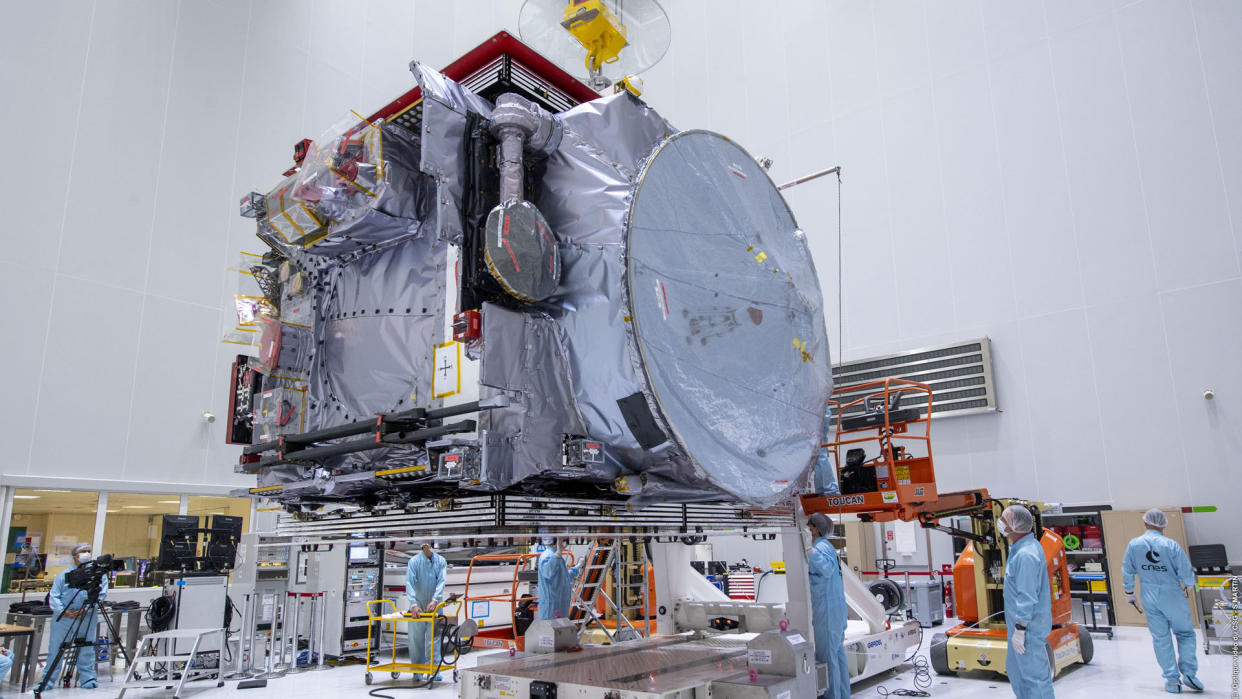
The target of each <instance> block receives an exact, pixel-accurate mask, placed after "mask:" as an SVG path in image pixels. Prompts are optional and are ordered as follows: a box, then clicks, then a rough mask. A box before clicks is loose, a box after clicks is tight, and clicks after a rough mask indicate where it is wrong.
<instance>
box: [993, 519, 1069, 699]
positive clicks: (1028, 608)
mask: <svg viewBox="0 0 1242 699" xmlns="http://www.w3.org/2000/svg"><path fill="white" fill-rule="evenodd" d="M996 528H997V531H998V532H999V533H1000V535H1001V536H1003V537H1005V538H1007V539H1009V560H1008V562H1006V564H1005V627H1006V629H1007V631H1008V635H1009V651H1008V652H1007V653H1006V654H1005V674H1006V675H1009V686H1010V688H1012V689H1013V693H1014V695H1015V696H1017V697H1018V699H1046V698H1047V697H1054V696H1056V695H1055V694H1053V693H1052V668H1051V667H1049V665H1048V634H1050V633H1052V596H1051V594H1050V593H1049V590H1048V559H1047V557H1045V556H1044V547H1043V546H1041V545H1040V544H1039V541H1037V540H1036V539H1035V535H1034V534H1032V533H1031V530H1033V529H1034V528H1035V518H1034V516H1032V515H1031V511H1030V510H1028V509H1026V508H1025V507H1023V506H1021V505H1010V506H1009V507H1007V508H1005V511H1004V512H1002V513H1001V516H1000V519H998V520H996Z"/></svg>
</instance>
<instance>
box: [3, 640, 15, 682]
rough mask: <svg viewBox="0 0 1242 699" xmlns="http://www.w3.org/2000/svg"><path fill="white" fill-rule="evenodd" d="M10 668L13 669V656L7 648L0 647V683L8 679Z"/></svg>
mask: <svg viewBox="0 0 1242 699" xmlns="http://www.w3.org/2000/svg"><path fill="white" fill-rule="evenodd" d="M12 667H13V654H12V653H10V652H9V649H8V648H5V647H4V646H0V682H3V681H4V678H5V677H8V675H9V670H10V669H11V668H12Z"/></svg>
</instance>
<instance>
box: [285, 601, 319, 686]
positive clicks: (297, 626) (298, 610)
mask: <svg viewBox="0 0 1242 699" xmlns="http://www.w3.org/2000/svg"><path fill="white" fill-rule="evenodd" d="M288 594H289V596H290V597H292V598H293V632H292V633H291V634H290V635H291V636H292V637H293V657H292V659H291V660H290V661H289V673H290V674H297V673H299V672H306V667H305V666H299V665H298V655H299V654H300V652H301V651H300V649H299V648H298V639H299V638H300V637H301V635H302V600H303V599H305V598H306V597H308V596H309V595H307V594H305V593H301V592H290V593H288ZM313 613H314V612H313V611H312V617H311V618H312V619H313V618H314V617H313ZM306 652H307V656H308V657H307V660H306V662H307V664H308V665H309V664H310V658H309V655H310V649H309V644H308V647H307V651H306Z"/></svg>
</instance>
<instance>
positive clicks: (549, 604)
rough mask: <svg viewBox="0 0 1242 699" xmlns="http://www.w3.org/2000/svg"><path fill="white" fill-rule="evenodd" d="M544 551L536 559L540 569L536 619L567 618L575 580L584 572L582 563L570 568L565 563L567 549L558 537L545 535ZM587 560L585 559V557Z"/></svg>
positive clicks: (537, 566) (537, 567)
mask: <svg viewBox="0 0 1242 699" xmlns="http://www.w3.org/2000/svg"><path fill="white" fill-rule="evenodd" d="M543 545H544V546H546V547H547V548H545V549H544V550H543V553H541V554H539V558H538V559H537V560H536V569H537V570H538V571H539V584H538V586H537V587H536V591H537V594H538V595H539V609H538V614H537V616H536V617H535V618H536V619H567V618H569V604H570V597H571V596H572V590H571V589H570V588H571V586H572V585H573V582H574V581H575V580H577V579H578V575H579V574H581V573H582V567H581V565H577V566H574V567H573V569H570V568H569V566H567V565H565V558H564V554H565V549H564V548H563V547H558V546H557V545H556V539H554V538H552V537H549V536H545V537H544V538H543ZM583 560H585V559H583Z"/></svg>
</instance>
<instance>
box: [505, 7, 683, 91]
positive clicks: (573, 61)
mask: <svg viewBox="0 0 1242 699" xmlns="http://www.w3.org/2000/svg"><path fill="white" fill-rule="evenodd" d="M518 34H519V35H520V36H521V38H522V41H524V42H526V43H527V44H528V45H530V47H531V48H533V49H535V50H536V51H538V52H539V53H541V54H543V55H544V56H545V57H547V58H548V59H549V60H551V61H552V62H554V63H556V64H557V65H558V66H560V67H561V68H563V69H564V70H565V71H567V72H568V73H569V74H571V75H573V76H574V77H576V78H578V79H580V80H585V81H586V82H587V84H588V85H590V86H591V87H592V88H594V89H596V90H602V89H603V88H605V87H608V86H609V85H611V84H612V83H613V82H615V81H617V80H619V79H621V78H623V77H625V76H627V75H638V74H639V73H641V72H643V71H645V70H647V69H648V68H650V67H652V66H654V65H655V64H656V63H659V62H660V59H662V58H664V54H665V53H667V52H668V46H669V43H670V42H671V41H672V37H673V33H672V28H671V27H670V26H669V22H668V15H667V14H665V13H664V8H663V7H660V3H658V2H656V0H526V2H524V3H522V9H521V11H520V12H519V14H518Z"/></svg>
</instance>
